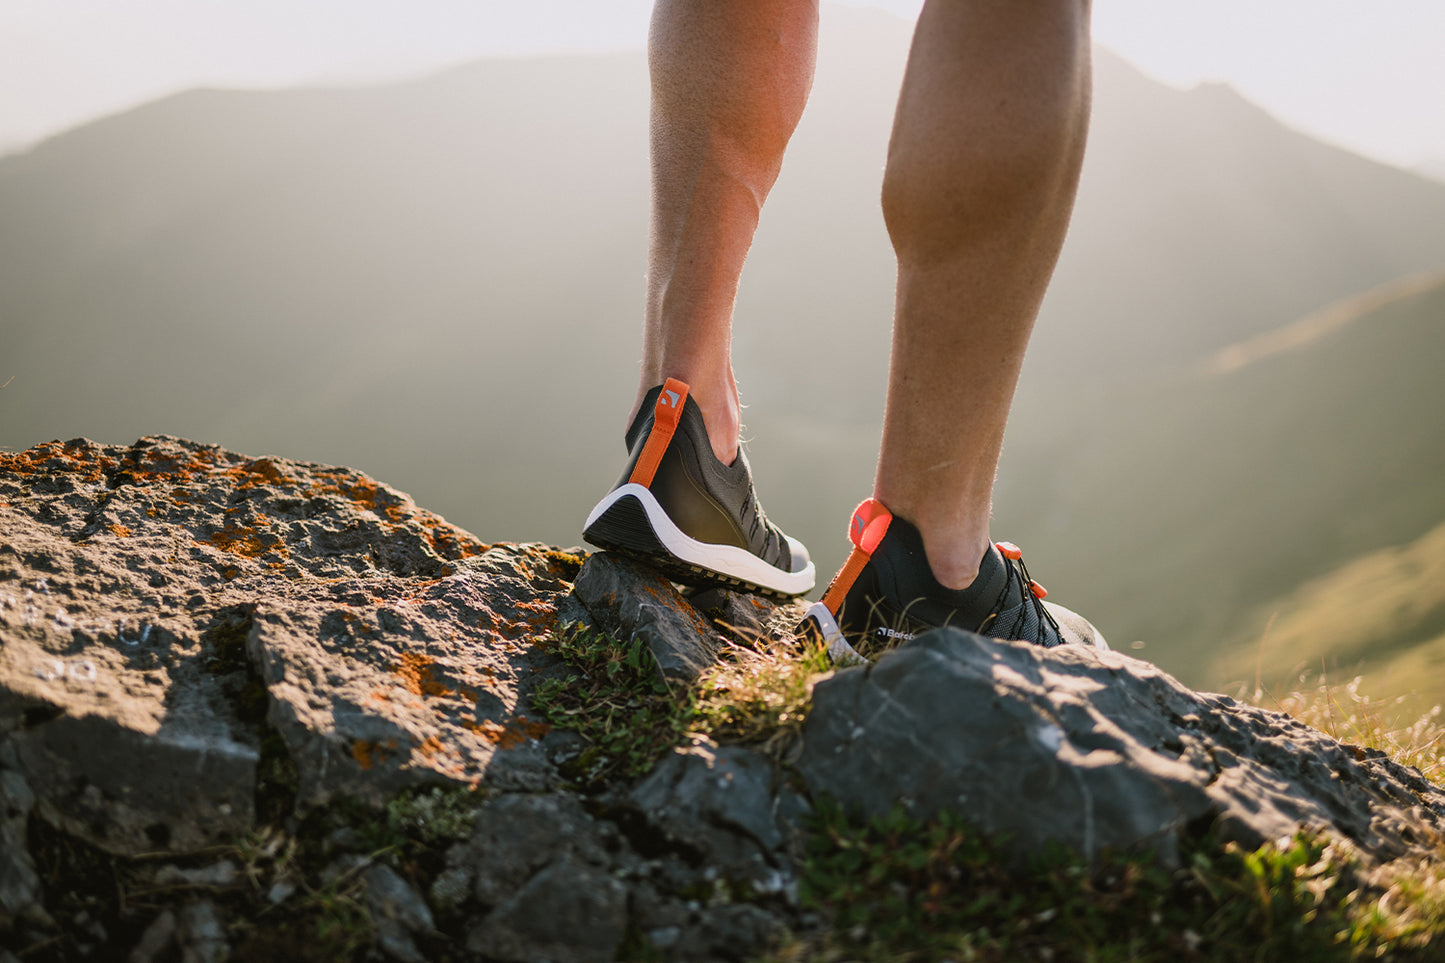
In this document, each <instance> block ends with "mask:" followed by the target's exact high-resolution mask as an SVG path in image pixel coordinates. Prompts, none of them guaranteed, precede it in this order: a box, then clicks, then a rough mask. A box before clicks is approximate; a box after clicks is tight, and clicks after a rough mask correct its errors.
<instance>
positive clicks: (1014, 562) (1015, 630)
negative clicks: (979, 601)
mask: <svg viewBox="0 0 1445 963" xmlns="http://www.w3.org/2000/svg"><path fill="white" fill-rule="evenodd" d="M997 547H998V549H999V552H1000V554H1002V555H1003V560H1004V568H1005V569H1006V575H1007V578H1006V579H1005V581H1004V587H1003V591H1002V592H1001V593H999V597H998V600H997V601H995V602H994V604H993V609H994V614H993V615H991V616H989V618H988V619H986V620H984V624H983V627H982V628H981V629H980V631H983V630H986V629H987V628H988V627H989V626H990V623H992V622H993V621H994V620H996V619H997V618H998V617H999V615H1000V614H1001V613H1002V612H1003V607H1004V605H1005V604H1007V602H1008V598H1009V589H1011V588H1012V587H1013V586H1015V585H1017V586H1018V588H1019V592H1020V594H1021V595H1022V598H1021V599H1020V601H1019V605H1018V614H1017V615H1016V616H1014V618H1013V621H1012V622H1011V623H1010V624H1009V625H1008V626H1007V628H1006V629H1005V632H1004V635H1003V636H1001V638H1016V637H1017V636H1019V635H1021V634H1023V630H1024V629H1025V628H1027V626H1028V610H1029V607H1030V606H1032V608H1033V611H1034V618H1035V619H1036V620H1037V622H1038V626H1039V630H1040V633H1039V634H1040V635H1041V636H1042V638H1041V639H1040V640H1039V641H1040V642H1042V643H1043V644H1044V645H1045V646H1047V647H1050V648H1052V647H1053V646H1055V645H1058V644H1060V643H1061V642H1063V632H1062V631H1061V630H1060V629H1059V623H1058V622H1057V621H1056V620H1055V619H1054V616H1053V613H1051V612H1050V611H1049V610H1048V609H1047V608H1045V607H1044V596H1045V595H1047V594H1048V592H1046V591H1045V590H1044V587H1043V586H1042V585H1040V584H1039V583H1038V582H1036V581H1034V580H1033V577H1032V576H1030V575H1029V567H1028V566H1027V565H1025V564H1024V558H1023V553H1022V552H1020V551H1019V549H1018V546H1016V545H1013V544H1012V543H1009V542H999V543H998V545H997ZM1045 626H1048V627H1049V628H1051V629H1053V638H1052V640H1050V638H1049V634H1048V632H1047V630H1045V628H1044V627H1045Z"/></svg>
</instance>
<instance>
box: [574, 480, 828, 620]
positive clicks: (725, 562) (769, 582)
mask: <svg viewBox="0 0 1445 963" xmlns="http://www.w3.org/2000/svg"><path fill="white" fill-rule="evenodd" d="M628 496H632V497H633V498H636V499H637V500H638V501H639V502H641V503H642V508H643V511H645V512H647V520H648V522H650V523H651V524H652V530H653V532H655V533H656V534H657V537H658V539H659V540H660V541H661V542H662V544H663V545H665V546H667V550H668V551H669V552H670V553H672V555H673V556H675V557H676V558H678V559H681V560H682V561H684V562H686V563H688V564H689V565H696V566H698V567H700V568H705V569H707V570H708V571H711V572H718V573H720V574H722V575H727V576H730V577H732V578H737V579H742V580H743V581H745V582H752V583H754V584H756V585H761V586H763V587H765V588H769V589H772V590H774V591H777V592H783V593H785V594H787V595H802V594H803V593H804V592H807V591H810V590H811V589H812V588H813V585H814V583H815V582H816V581H817V571H816V569H815V567H814V565H813V563H812V561H811V560H810V561H809V562H808V563H807V565H806V567H804V568H803V569H802V570H801V571H798V572H784V571H783V570H782V569H779V568H775V567H773V566H772V565H769V564H768V563H767V562H765V561H763V560H762V559H760V558H758V557H757V556H756V555H754V554H753V553H752V552H749V551H748V550H747V549H744V548H738V547H737V546H736V545H715V544H713V543H711V542H699V541H698V540H697V539H695V538H693V537H692V536H690V535H688V534H687V533H686V532H684V531H683V530H682V529H680V528H678V527H677V526H676V525H675V524H673V521H672V519H670V518H668V517H667V512H665V511H663V510H662V506H661V505H660V504H658V501H657V496H655V495H653V494H652V492H650V491H648V490H647V488H646V487H644V486H642V485H639V484H637V483H635V482H628V483H627V484H625V485H623V486H621V487H619V488H616V489H614V490H613V491H612V492H610V493H609V494H608V495H607V497H606V498H604V499H602V501H600V502H598V503H597V507H595V508H593V509H592V513H591V514H590V515H588V516H587V525H586V527H587V528H591V527H592V523H593V522H595V521H597V519H599V518H601V517H602V515H603V513H604V512H606V511H607V510H608V509H609V508H611V507H612V506H613V505H615V504H617V502H618V501H619V500H620V499H623V498H626V497H628ZM783 537H784V538H786V539H787V540H788V549H789V551H791V553H792V557H793V558H794V559H797V558H807V549H805V548H804V547H803V543H802V542H799V541H798V540H797V539H795V538H793V537H791V536H788V535H784V536H783Z"/></svg>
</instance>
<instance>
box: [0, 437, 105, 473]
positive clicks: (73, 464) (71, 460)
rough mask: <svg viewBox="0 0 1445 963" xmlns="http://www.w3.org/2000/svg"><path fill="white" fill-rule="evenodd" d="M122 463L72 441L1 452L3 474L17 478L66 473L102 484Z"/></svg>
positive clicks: (52, 442)
mask: <svg viewBox="0 0 1445 963" xmlns="http://www.w3.org/2000/svg"><path fill="white" fill-rule="evenodd" d="M118 464H119V463H118V462H117V461H116V459H114V458H111V457H109V456H107V455H105V454H102V453H101V452H99V451H98V450H96V449H86V448H85V447H84V446H82V445H78V444H76V443H74V442H69V441H67V442H60V441H47V442H46V443H45V444H43V445H36V446H35V447H34V448H28V449H26V450H25V451H15V452H0V472H7V473H9V474H13V475H38V474H46V473H52V472H66V473H72V474H76V475H79V476H80V477H81V478H82V479H83V480H84V481H88V482H100V481H102V480H104V478H105V473H106V472H108V471H113V470H114V469H115V468H116V466H117V465H118Z"/></svg>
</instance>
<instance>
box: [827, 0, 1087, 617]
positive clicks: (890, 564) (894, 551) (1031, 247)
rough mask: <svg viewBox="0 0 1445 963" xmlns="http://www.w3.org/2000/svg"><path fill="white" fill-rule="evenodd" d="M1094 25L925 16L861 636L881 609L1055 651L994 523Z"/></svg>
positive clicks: (974, 5)
mask: <svg viewBox="0 0 1445 963" xmlns="http://www.w3.org/2000/svg"><path fill="white" fill-rule="evenodd" d="M1088 21H1089V4H1088V0H1031V2H1029V3H1019V2H1016V0H929V2H928V3H926V4H925V6H924V8H923V12H922V13H921V14H920V16H919V22H918V27H917V30H916V32H915V34H914V40H913V48H912V51H911V53H910V55H909V61H908V68H907V72H906V75H905V77H904V82H903V89H902V93H901V95H900V97H899V103H898V111H897V115H896V117H895V121H894V128H893V137H892V140H891V142H890V144H889V153H888V166H887V169H886V171H885V175H884V185H883V211H884V216H885V220H886V222H887V225H888V231H889V236H890V238H891V239H892V241H893V246H894V249H895V251H896V253H897V256H898V289H897V300H896V305H895V315H894V331H893V353H892V360H891V365H890V369H889V384H888V403H887V410H886V413H885V417H884V426H883V441H882V445H881V450H880V454H879V462H878V474H877V478H876V482H875V487H874V496H875V497H874V499H872V500H870V502H868V503H865V506H864V507H863V508H862V509H861V517H859V518H855V531H854V533H853V535H854V542H855V552H854V555H853V557H852V558H850V561H849V566H848V567H845V570H844V572H842V573H840V575H839V577H838V578H837V579H835V581H834V586H833V587H832V588H831V589H830V591H829V594H828V596H826V597H825V601H826V603H827V604H828V607H829V608H830V609H831V610H832V611H833V614H835V615H836V614H837V613H838V610H839V609H840V607H841V606H842V604H843V601H844V599H845V598H849V599H851V600H852V601H851V602H850V605H851V606H852V608H853V609H854V611H853V613H852V615H853V616H854V621H855V622H861V621H866V620H863V619H861V618H859V617H860V616H862V615H866V614H867V613H860V612H858V611H856V610H857V609H858V608H860V607H861V606H868V607H870V608H873V607H875V606H876V604H877V603H879V600H880V598H882V600H883V603H884V607H886V608H889V609H890V615H891V617H893V618H895V619H901V617H902V614H903V613H904V612H905V611H906V612H907V613H908V614H909V616H910V617H911V618H912V620H913V621H915V622H922V623H924V624H928V623H933V624H937V623H939V622H941V621H948V622H950V624H959V625H961V627H963V628H968V629H979V628H985V629H986V630H987V629H992V630H994V631H996V632H997V633H1000V634H1009V635H1011V636H1012V637H1015V638H1021V637H1022V638H1030V639H1031V640H1033V641H1040V642H1044V643H1045V644H1056V643H1057V641H1058V632H1057V630H1056V629H1050V627H1049V625H1050V623H1049V621H1048V619H1047V618H1046V617H1045V616H1044V611H1043V609H1042V607H1041V606H1040V605H1039V604H1038V603H1035V602H1034V600H1033V597H1032V595H1030V593H1029V585H1028V584H1027V583H1028V580H1027V578H1026V577H1024V576H1023V572H1022V568H1021V565H1018V564H1016V560H1014V559H1012V558H1009V559H1005V558H1003V557H1002V556H1000V555H999V553H998V552H997V550H995V549H994V548H993V547H992V544H991V542H990V538H989V515H990V511H991V505H992V493H993V480H994V475H995V473H996V471H997V467H998V459H999V454H1000V450H1001V447H1002V444H1003V433H1004V424H1005V422H1006V420H1007V418H1008V412H1009V407H1010V404H1011V402H1012V399H1013V393H1014V388H1015V385H1016V384H1017V382H1018V377H1019V372H1020V368H1021V366H1022V364H1023V357H1024V350H1025V348H1026V347H1027V344H1028V339H1029V334H1030V331H1031V330H1032V328H1033V323H1034V319H1035V317H1036V315H1037V313H1038V309H1039V305H1040V303H1041V301H1042V300H1043V296H1044V290H1045V288H1046V287H1047V285H1048V281H1049V277H1050V274H1051V273H1052V271H1053V266H1054V263H1055V261H1056V260H1057V257H1058V253H1059V249H1060V247H1061V245H1062V243H1063V238H1064V233H1065V231H1066V229H1067V226H1068V222H1069V216H1070V213H1071V211H1072V207H1073V198H1074V192H1075V187H1076V185H1077V183H1078V177H1079V170H1080V166H1081V164H1082V159H1083V151H1084V140H1085V134H1086V131H1087V126H1088V116H1089V87H1090V68H1089V25H1088ZM883 506H886V508H884V507H883ZM860 522H861V523H862V525H861V528H860V527H858V523H860ZM870 527H871V532H872V534H871V535H869V536H868V537H866V538H865V537H864V535H863V530H864V529H869V528H870ZM885 530H888V531H890V532H891V534H888V535H881V534H880V533H882V532H884V531H885ZM883 538H886V541H882V542H881V547H880V541H881V539H883ZM875 551H877V552H879V553H880V557H879V558H878V559H876V560H872V561H869V558H870V557H871V556H872V554H873V553H874V552H875ZM1010 554H1012V550H1010ZM865 561H866V562H867V563H868V568H867V569H866V570H860V571H850V569H856V568H858V567H859V566H861V565H863V564H864V562H865ZM981 567H982V569H981ZM860 577H861V578H862V583H859V584H857V585H855V584H854V581H855V580H856V579H858V578H860ZM870 580H872V581H871V582H870ZM874 582H876V583H878V584H873V583H874ZM863 583H868V584H867V585H864V584H863ZM865 599H866V600H871V601H864V600H865ZM883 621H887V620H886V619H884V620H883ZM980 622H983V623H984V624H983V625H980ZM882 627H883V628H885V629H887V628H889V627H888V626H882ZM1051 633H1052V634H1051Z"/></svg>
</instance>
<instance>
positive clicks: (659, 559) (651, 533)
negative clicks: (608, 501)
mask: <svg viewBox="0 0 1445 963" xmlns="http://www.w3.org/2000/svg"><path fill="white" fill-rule="evenodd" d="M582 537H583V538H584V539H586V540H587V541H588V542H590V543H591V544H593V545H596V546H597V547H598V548H602V549H605V550H606V551H609V552H616V553H617V554H619V555H625V556H627V557H628V558H631V559H634V560H635V561H638V562H641V563H642V564H644V565H646V566H648V567H649V568H654V569H656V570H658V571H659V572H661V573H662V574H663V575H666V576H667V577H668V579H669V580H670V581H673V582H680V583H681V584H683V585H690V586H692V587H693V588H721V589H727V590H729V591H733V592H744V593H747V594H748V595H761V596H764V597H765V598H770V599H774V600H776V601H779V602H791V601H792V600H793V599H795V598H797V596H796V595H789V594H788V593H786V592H780V591H778V590H777V589H772V588H768V587H767V586H765V585H758V584H757V583H756V582H749V581H748V580H747V579H740V578H737V577H735V576H732V575H723V574H721V573H719V572H714V571H712V570H711V569H706V568H703V567H701V566H699V565H693V564H692V563H690V562H686V561H684V560H683V559H680V558H678V557H677V556H676V555H673V554H672V553H671V552H670V551H668V548H667V546H666V545H664V544H663V543H662V539H660V538H658V537H657V532H656V531H655V530H654V529H653V527H652V521H651V519H649V518H648V517H647V509H646V508H644V507H643V505H642V502H641V501H640V500H638V499H637V498H636V497H634V496H632V495H624V496H623V497H621V498H619V499H617V501H616V502H614V503H613V504H612V505H611V506H609V507H608V509H607V511H605V512H603V513H602V514H601V515H600V516H599V517H598V519H597V520H596V521H595V522H593V523H592V524H591V525H590V526H588V528H587V530H586V531H584V532H583V533H582Z"/></svg>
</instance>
